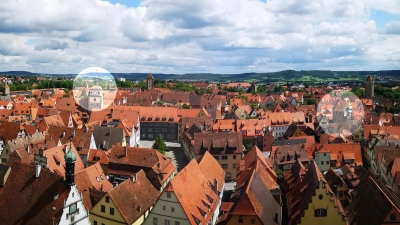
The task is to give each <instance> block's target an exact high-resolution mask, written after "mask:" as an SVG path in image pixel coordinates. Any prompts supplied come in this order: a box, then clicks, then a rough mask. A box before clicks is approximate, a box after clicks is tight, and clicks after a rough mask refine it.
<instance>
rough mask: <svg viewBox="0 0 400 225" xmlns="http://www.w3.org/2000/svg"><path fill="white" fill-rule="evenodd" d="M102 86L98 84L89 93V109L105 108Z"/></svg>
mask: <svg viewBox="0 0 400 225" xmlns="http://www.w3.org/2000/svg"><path fill="white" fill-rule="evenodd" d="M102 90H103V89H102V88H101V87H100V86H99V85H97V82H96V84H95V85H94V86H93V87H91V88H90V90H89V95H88V110H90V111H92V110H93V109H99V110H100V109H102V108H103V92H102Z"/></svg>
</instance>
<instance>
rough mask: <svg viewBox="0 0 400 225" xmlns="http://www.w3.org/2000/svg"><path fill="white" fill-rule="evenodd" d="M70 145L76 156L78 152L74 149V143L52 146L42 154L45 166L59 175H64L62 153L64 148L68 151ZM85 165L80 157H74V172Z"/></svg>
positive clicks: (63, 153) (64, 151)
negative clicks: (45, 160)
mask: <svg viewBox="0 0 400 225" xmlns="http://www.w3.org/2000/svg"><path fill="white" fill-rule="evenodd" d="M70 146H71V147H72V152H73V153H74V154H75V155H76V156H77V155H78V152H77V151H76V149H75V147H74V145H73V144H72V145H70V144H68V145H61V146H58V147H54V148H51V149H48V150H46V151H44V152H43V153H44V156H45V157H46V158H47V167H48V168H49V170H50V171H51V172H53V173H56V174H58V175H59V176H62V177H65V159H64V155H65V154H66V152H67V151H66V149H67V150H68V151H70V149H71V148H70ZM84 168H85V166H84V165H83V162H82V160H81V158H80V157H76V161H75V173H76V172H79V171H81V170H83V169H84Z"/></svg>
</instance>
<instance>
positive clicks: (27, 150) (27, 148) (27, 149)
mask: <svg viewBox="0 0 400 225" xmlns="http://www.w3.org/2000/svg"><path fill="white" fill-rule="evenodd" d="M26 152H27V153H28V154H29V145H28V146H26Z"/></svg>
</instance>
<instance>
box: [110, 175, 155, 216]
mask: <svg viewBox="0 0 400 225" xmlns="http://www.w3.org/2000/svg"><path fill="white" fill-rule="evenodd" d="M108 194H109V195H110V198H111V200H112V201H113V203H114V204H115V206H116V207H117V209H118V211H119V212H120V213H121V215H122V217H123V218H124V220H125V221H126V222H127V224H133V223H134V222H135V221H136V220H137V219H139V218H140V217H141V216H142V215H143V214H144V213H145V212H146V211H147V210H148V209H149V208H150V207H151V206H152V205H153V204H154V203H155V202H156V201H157V199H158V197H159V196H160V192H159V191H158V190H157V189H155V188H154V187H153V185H152V184H151V183H150V181H149V180H148V179H147V177H146V173H145V172H144V171H143V170H140V171H139V172H138V173H137V174H136V176H135V178H134V181H132V179H127V180H125V181H124V182H122V183H121V184H119V185H118V186H116V187H114V188H113V189H112V190H111V191H109V192H108Z"/></svg>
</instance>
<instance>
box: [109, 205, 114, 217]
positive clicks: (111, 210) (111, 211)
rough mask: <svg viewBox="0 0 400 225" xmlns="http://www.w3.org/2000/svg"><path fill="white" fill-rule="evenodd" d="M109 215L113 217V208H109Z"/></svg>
mask: <svg viewBox="0 0 400 225" xmlns="http://www.w3.org/2000/svg"><path fill="white" fill-rule="evenodd" d="M110 214H111V215H114V208H111V207H110Z"/></svg>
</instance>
